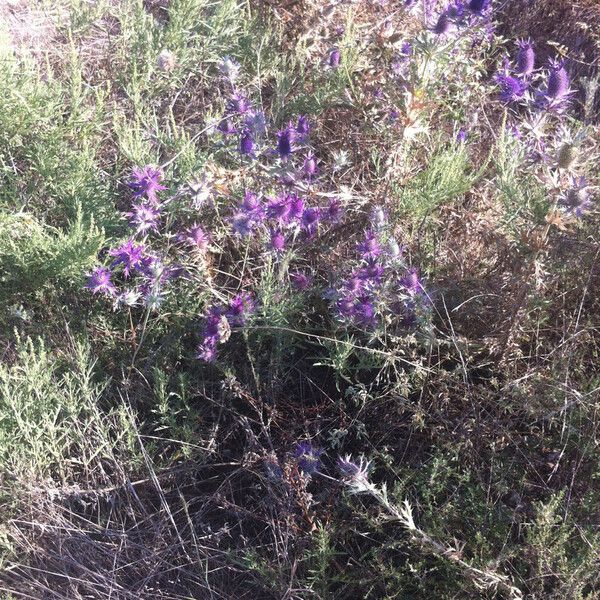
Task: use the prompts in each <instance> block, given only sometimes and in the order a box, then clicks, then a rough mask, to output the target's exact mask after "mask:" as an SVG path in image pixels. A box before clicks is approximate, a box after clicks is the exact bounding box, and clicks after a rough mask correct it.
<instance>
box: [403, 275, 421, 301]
mask: <svg viewBox="0 0 600 600" xmlns="http://www.w3.org/2000/svg"><path fill="white" fill-rule="evenodd" d="M400 285H401V286H402V287H403V288H404V291H405V292H406V293H407V294H408V295H409V296H415V295H417V294H423V293H424V288H423V284H422V283H421V280H420V278H419V271H418V270H417V269H409V270H408V271H407V272H406V275H404V277H402V278H401V279H400Z"/></svg>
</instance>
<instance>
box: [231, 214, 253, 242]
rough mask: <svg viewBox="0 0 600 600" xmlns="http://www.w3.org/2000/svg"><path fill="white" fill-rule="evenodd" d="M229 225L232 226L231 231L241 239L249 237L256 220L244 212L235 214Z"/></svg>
mask: <svg viewBox="0 0 600 600" xmlns="http://www.w3.org/2000/svg"><path fill="white" fill-rule="evenodd" d="M231 224H232V225H233V231H234V233H236V234H237V235H239V236H241V237H246V236H247V235H250V234H251V233H252V231H253V230H254V228H255V227H256V220H255V219H254V218H253V216H252V215H251V214H248V213H245V212H239V213H235V214H234V215H233V217H231Z"/></svg>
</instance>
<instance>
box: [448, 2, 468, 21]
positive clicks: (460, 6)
mask: <svg viewBox="0 0 600 600" xmlns="http://www.w3.org/2000/svg"><path fill="white" fill-rule="evenodd" d="M447 12H448V16H449V17H450V18H451V19H460V18H462V16H463V15H464V13H465V4H464V2H462V1H461V0H456V2H455V3H454V4H452V5H450V6H449V7H448V11H447Z"/></svg>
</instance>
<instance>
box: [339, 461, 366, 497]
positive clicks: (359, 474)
mask: <svg viewBox="0 0 600 600" xmlns="http://www.w3.org/2000/svg"><path fill="white" fill-rule="evenodd" d="M338 467H339V469H340V472H341V474H342V478H343V480H344V483H346V484H347V485H348V486H349V487H350V489H351V490H352V491H353V492H355V493H357V494H358V493H361V492H368V491H370V490H371V489H372V487H373V485H372V484H371V483H370V482H369V471H370V469H371V462H370V461H368V460H367V459H366V458H365V457H364V456H360V457H359V458H358V460H353V459H352V457H351V456H350V455H349V454H347V455H346V456H344V457H340V458H338Z"/></svg>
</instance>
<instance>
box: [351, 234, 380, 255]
mask: <svg viewBox="0 0 600 600" xmlns="http://www.w3.org/2000/svg"><path fill="white" fill-rule="evenodd" d="M357 250H358V251H359V252H360V254H361V255H362V257H363V258H375V257H377V256H379V255H380V254H381V245H380V244H379V240H378V239H377V236H376V235H375V232H373V231H368V232H367V234H366V236H365V239H364V240H363V241H362V242H360V243H359V244H358V245H357Z"/></svg>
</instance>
